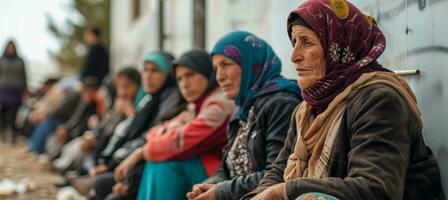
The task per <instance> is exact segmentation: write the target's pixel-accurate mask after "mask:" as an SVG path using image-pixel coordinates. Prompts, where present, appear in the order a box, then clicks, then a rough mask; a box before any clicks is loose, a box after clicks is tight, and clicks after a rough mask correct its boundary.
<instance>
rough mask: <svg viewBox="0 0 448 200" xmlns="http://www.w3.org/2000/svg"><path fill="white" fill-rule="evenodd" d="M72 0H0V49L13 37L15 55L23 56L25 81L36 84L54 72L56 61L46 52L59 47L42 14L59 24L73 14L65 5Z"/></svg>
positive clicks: (56, 69) (55, 72) (55, 71)
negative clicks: (16, 52) (15, 48)
mask: <svg viewBox="0 0 448 200" xmlns="http://www.w3.org/2000/svg"><path fill="white" fill-rule="evenodd" d="M71 1H72V0H0V51H1V54H2V55H3V51H4V48H5V45H6V42H7V41H8V40H9V39H11V38H12V39H14V41H15V42H16V45H17V49H18V53H19V55H20V56H21V57H22V58H23V59H24V60H25V64H26V68H27V74H28V79H29V83H30V84H31V86H34V87H35V86H37V85H38V84H39V83H40V82H42V81H43V80H44V79H45V78H47V77H48V76H52V75H54V74H57V73H58V71H59V70H58V67H57V64H56V63H55V62H54V61H52V59H51V58H50V56H49V55H48V51H49V50H53V51H55V50H57V49H59V48H60V44H59V43H58V40H56V38H55V37H54V36H53V35H51V33H50V32H49V31H48V29H47V19H46V15H50V16H53V18H54V19H55V21H56V23H58V24H60V25H61V26H63V25H64V21H65V20H66V19H67V18H69V17H73V13H71V12H69V9H68V6H69V5H70V2H71Z"/></svg>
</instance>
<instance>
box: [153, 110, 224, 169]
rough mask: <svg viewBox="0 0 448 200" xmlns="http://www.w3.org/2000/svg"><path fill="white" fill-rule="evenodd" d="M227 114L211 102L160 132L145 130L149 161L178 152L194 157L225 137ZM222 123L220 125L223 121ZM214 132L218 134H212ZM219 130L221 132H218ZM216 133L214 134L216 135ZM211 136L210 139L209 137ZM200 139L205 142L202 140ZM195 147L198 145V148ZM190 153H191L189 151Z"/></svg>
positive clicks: (162, 158)
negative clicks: (176, 126)
mask: <svg viewBox="0 0 448 200" xmlns="http://www.w3.org/2000/svg"><path fill="white" fill-rule="evenodd" d="M228 118H229V114H227V112H226V111H225V110H224V108H223V106H222V105H220V104H219V103H214V102H211V103H209V104H208V105H206V107H205V108H203V109H202V110H201V112H200V113H199V114H198V115H197V116H196V118H194V119H193V120H191V121H189V122H187V123H185V124H184V125H183V126H180V127H179V128H177V129H175V130H172V131H170V132H166V133H164V134H163V135H157V134H148V136H147V143H146V146H145V151H147V152H146V153H147V155H148V157H149V160H150V161H165V160H169V159H173V158H175V157H176V156H178V155H182V156H183V157H184V158H185V157H194V156H197V155H198V154H200V153H202V152H200V151H206V150H208V149H210V148H213V147H214V146H215V145H216V144H219V143H222V142H223V140H224V141H225V140H226V134H225V131H222V130H220V129H222V128H224V129H225V128H226V125H225V124H224V123H225V122H227V120H228ZM223 124H224V125H223ZM217 132H221V134H219V136H218V135H216V133H217ZM222 132H223V133H224V134H222ZM216 136H218V137H216ZM209 138H213V140H211V141H210V140H209ZM204 141H206V142H207V144H204ZM198 148H199V149H200V150H199V151H198ZM192 154H194V155H192Z"/></svg>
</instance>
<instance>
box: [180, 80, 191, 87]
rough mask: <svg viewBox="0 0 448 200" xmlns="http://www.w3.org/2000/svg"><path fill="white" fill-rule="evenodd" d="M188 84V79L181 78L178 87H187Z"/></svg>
mask: <svg viewBox="0 0 448 200" xmlns="http://www.w3.org/2000/svg"><path fill="white" fill-rule="evenodd" d="M189 85H190V84H189V83H188V81H187V80H186V79H185V78H184V79H183V80H181V81H180V83H179V87H180V88H183V89H188V87H189Z"/></svg>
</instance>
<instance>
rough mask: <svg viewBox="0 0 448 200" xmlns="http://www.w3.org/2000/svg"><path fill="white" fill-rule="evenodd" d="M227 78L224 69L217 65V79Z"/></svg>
mask: <svg viewBox="0 0 448 200" xmlns="http://www.w3.org/2000/svg"><path fill="white" fill-rule="evenodd" d="M225 79H226V75H225V73H224V71H223V70H222V69H221V68H220V67H216V80H217V81H218V82H222V81H224V80H225Z"/></svg>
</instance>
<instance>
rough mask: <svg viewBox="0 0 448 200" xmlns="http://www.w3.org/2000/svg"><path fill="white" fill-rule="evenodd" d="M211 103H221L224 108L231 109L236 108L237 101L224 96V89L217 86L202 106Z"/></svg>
mask: <svg viewBox="0 0 448 200" xmlns="http://www.w3.org/2000/svg"><path fill="white" fill-rule="evenodd" d="M210 105H219V106H220V107H222V109H223V110H226V111H231V112H233V110H234V109H235V103H234V102H233V100H230V99H227V98H226V97H225V96H224V91H223V90H222V89H221V88H220V87H218V88H216V89H215V90H214V91H213V92H212V93H211V94H210V95H209V96H208V97H207V98H206V99H205V101H204V104H203V106H202V107H207V106H210Z"/></svg>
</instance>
